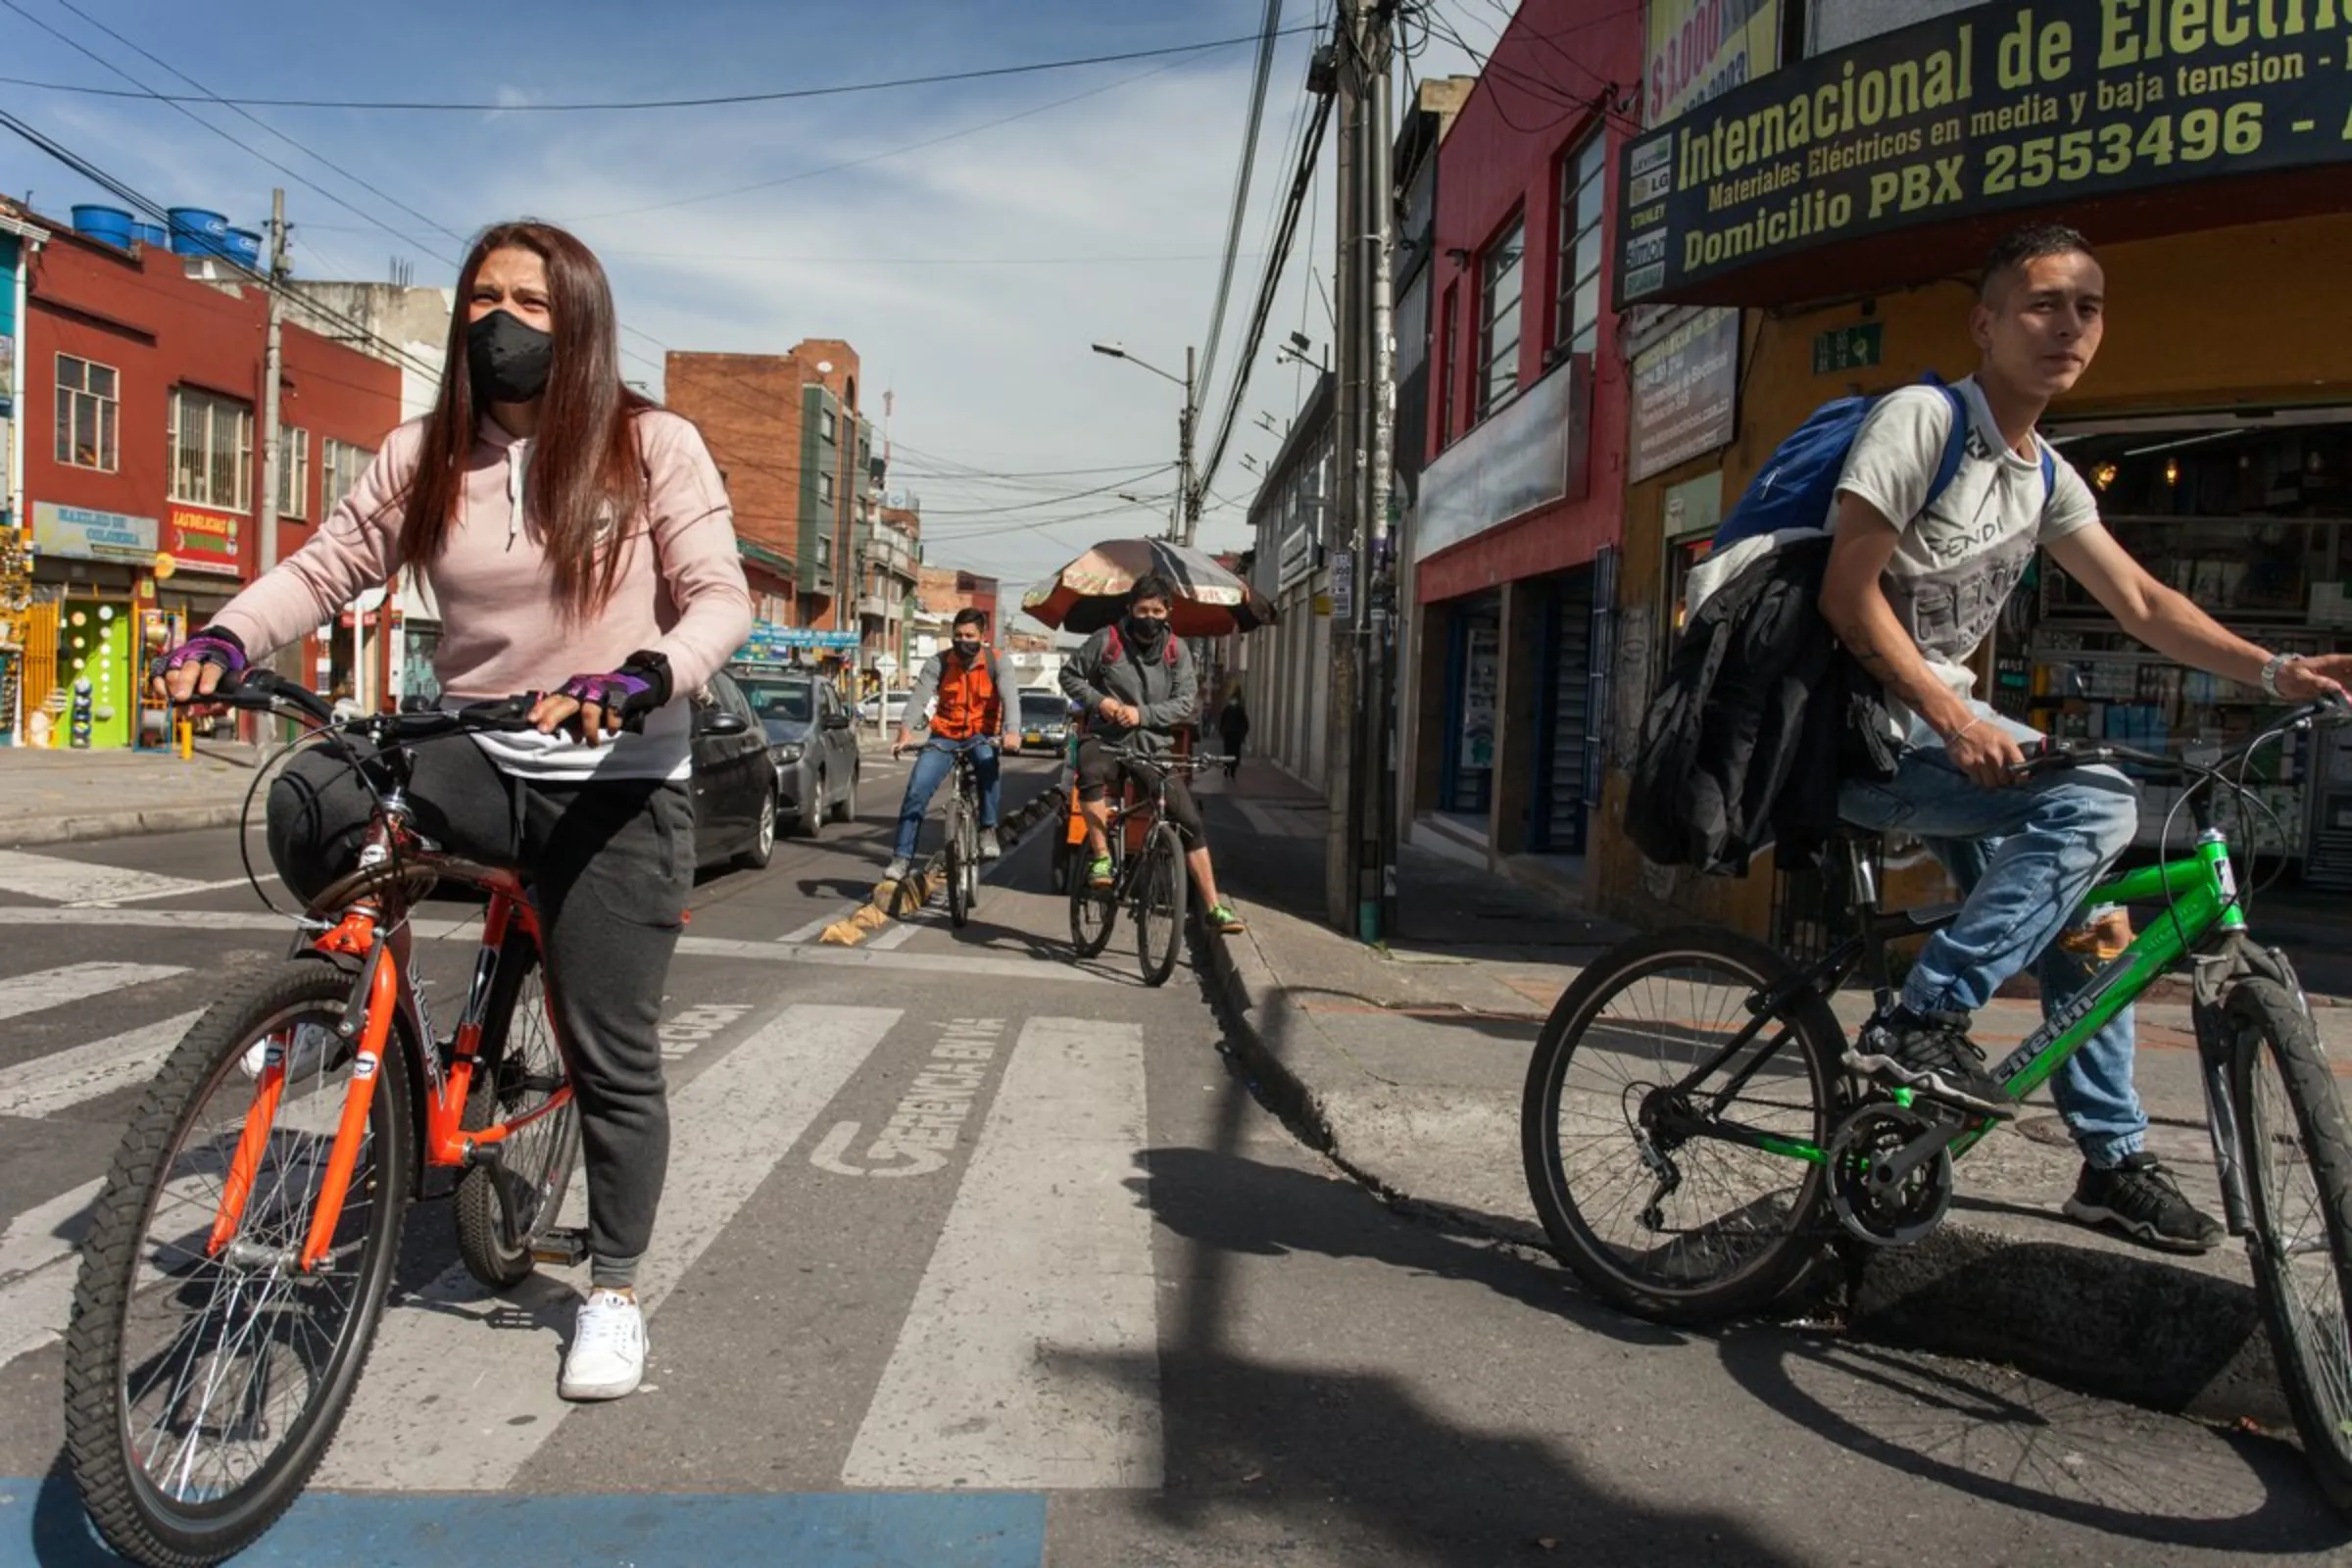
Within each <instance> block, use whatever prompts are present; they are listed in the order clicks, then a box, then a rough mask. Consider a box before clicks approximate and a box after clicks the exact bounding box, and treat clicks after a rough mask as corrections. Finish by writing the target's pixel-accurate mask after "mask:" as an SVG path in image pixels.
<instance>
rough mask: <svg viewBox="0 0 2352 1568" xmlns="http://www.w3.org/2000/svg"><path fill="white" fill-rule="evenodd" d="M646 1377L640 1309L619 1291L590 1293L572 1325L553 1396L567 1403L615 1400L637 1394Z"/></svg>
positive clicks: (643, 1319) (642, 1322)
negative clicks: (557, 1396) (568, 1343)
mask: <svg viewBox="0 0 2352 1568" xmlns="http://www.w3.org/2000/svg"><path fill="white" fill-rule="evenodd" d="M644 1376H645V1313H644V1311H643V1310H642V1309H641V1308H639V1306H638V1305H637V1302H636V1299H635V1298H633V1297H627V1296H623V1295H621V1294H620V1293H619V1292H618V1291H604V1290H597V1291H590V1292H589V1293H588V1299H587V1300H585V1301H582V1302H581V1303H580V1315H579V1317H578V1318H577V1319H575V1320H574V1321H573V1323H572V1326H571V1348H570V1349H569V1350H566V1351H565V1352H564V1377H563V1380H562V1381H561V1382H559V1383H558V1384H557V1385H556V1393H557V1394H558V1395H559V1396H561V1397H564V1398H566V1399H617V1398H620V1397H624V1396H626V1395H630V1394H634V1393H636V1392H637V1384H638V1382H639V1380H640V1379H642V1378H643V1377H644Z"/></svg>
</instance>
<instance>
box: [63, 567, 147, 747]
mask: <svg viewBox="0 0 2352 1568" xmlns="http://www.w3.org/2000/svg"><path fill="white" fill-rule="evenodd" d="M130 639H131V625H130V613H129V607H128V606H126V605H117V604H107V603H104V602H102V601H99V600H94V599H69V600H67V601H66V606H65V613H64V614H62V615H61V616H60V617H59V625H58V650H57V662H58V683H59V684H60V685H61V686H63V687H64V688H65V691H66V699H67V701H66V711H65V713H64V714H63V715H62V717H63V721H64V732H65V739H64V740H63V741H62V742H60V743H59V744H62V745H64V746H67V747H70V748H72V749H73V750H75V751H83V750H89V749H93V748H103V747H115V746H126V745H128V744H129V743H130V726H131V719H132V716H133V714H132V710H131V703H130V669H131V665H132V663H133V662H134V661H133V660H132V658H131V652H130Z"/></svg>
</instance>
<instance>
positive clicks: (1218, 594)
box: [1021, 539, 1274, 637]
mask: <svg viewBox="0 0 2352 1568" xmlns="http://www.w3.org/2000/svg"><path fill="white" fill-rule="evenodd" d="M1150 572H1157V573H1158V574H1159V575H1161V576H1162V577H1165V578H1167V579H1168V581H1170V582H1171V583H1174V584H1175V585H1176V602H1175V603H1174V604H1172V605H1170V606H1169V607H1168V624H1169V625H1170V626H1171V627H1173V628H1174V630H1175V632H1176V635H1177V636H1179V637H1222V636H1224V635H1225V634H1226V633H1227V632H1230V631H1254V630H1255V629H1256V628H1258V627H1260V626H1270V625H1272V624H1273V623H1274V607H1273V605H1272V604H1270V603H1268V602H1267V600H1266V596H1265V595H1263V594H1261V593H1259V592H1258V591H1257V590H1256V589H1254V588H1252V587H1250V585H1249V584H1248V583H1247V582H1244V581H1243V580H1242V579H1241V578H1239V577H1237V576H1235V575H1234V574H1233V573H1232V572H1230V571H1228V570H1227V569H1226V568H1225V567H1223V566H1220V565H1219V564H1217V563H1216V562H1215V561H1214V560H1212V559H1210V558H1209V557H1207V556H1205V555H1202V554H1201V552H1200V551H1198V550H1193V549H1188V548H1187V547H1186V546H1183V545H1180V544H1175V543H1173V542H1171V541H1169V540H1166V539H1105V540H1104V541H1103V543H1101V544H1099V545H1097V546H1095V548H1094V549H1092V550H1089V551H1088V552H1087V553H1086V554H1085V555H1083V556H1080V557H1079V558H1078V559H1077V560H1076V561H1073V562H1071V563H1070V564H1068V565H1066V566H1064V567H1062V568H1061V569H1060V570H1059V571H1057V572H1055V573H1054V575H1053V576H1051V577H1048V578H1047V579H1046V580H1045V581H1043V582H1041V583H1039V584H1037V585H1036V586H1035V587H1033V588H1031V589H1030V590H1029V591H1028V592H1027V593H1026V594H1023V595H1022V596H1021V609H1022V610H1024V611H1026V612H1027V613H1029V614H1031V615H1033V616H1035V617H1036V618H1037V619H1039V620H1041V621H1043V622H1045V623H1046V624H1047V625H1049V626H1056V627H1059V628H1061V629H1062V630H1064V631H1077V632H1093V631H1101V630H1102V629H1103V627H1105V626H1107V625H1109V624H1110V623H1111V622H1112V621H1114V620H1116V619H1118V618H1119V614H1120V613H1121V612H1122V611H1124V610H1125V609H1126V608H1127V590H1128V589H1130V588H1132V587H1134V586H1135V582H1136V579H1137V578H1139V577H1142V576H1144V575H1146V574H1147V573H1150Z"/></svg>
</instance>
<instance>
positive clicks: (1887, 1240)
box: [1829, 1102, 1955, 1247]
mask: <svg viewBox="0 0 2352 1568" xmlns="http://www.w3.org/2000/svg"><path fill="white" fill-rule="evenodd" d="M1954 1131H1955V1129H1952V1128H1950V1127H1947V1126H1946V1125H1944V1124H1942V1123H1940V1122H1932V1121H1930V1120H1928V1118H1927V1117H1925V1116H1922V1115H1921V1114H1920V1113H1919V1112H1917V1111H1915V1110H1911V1109H1908V1108H1906V1107H1905V1106H1902V1105H1896V1104H1892V1103H1886V1102H1878V1103H1872V1104H1867V1105H1864V1106H1862V1107H1861V1108H1860V1109H1859V1110H1856V1111H1855V1112H1853V1113H1852V1114H1851V1115H1849V1116H1847V1117H1846V1118H1845V1120H1843V1121H1842V1122H1839V1123H1838V1131H1837V1133H1836V1134H1835V1135H1834V1136H1833V1137H1832V1138H1831V1139H1830V1148H1829V1167H1830V1168H1829V1177H1830V1184H1829V1185H1830V1206H1831V1207H1832V1208H1833V1209H1834V1210H1836V1212H1837V1215H1838V1223H1839V1224H1840V1225H1843V1226H1844V1227H1845V1228H1846V1231H1847V1232H1848V1234H1850V1235H1852V1236H1855V1237H1857V1238H1859V1239H1860V1240H1862V1241H1865V1242H1868V1243H1870V1244H1871V1245H1872V1246H1874V1247H1905V1246H1908V1245H1910V1244H1911V1243H1913V1242H1916V1241H1919V1240H1920V1239H1921V1238H1923V1237H1925V1236H1927V1235H1928V1234H1929V1233H1930V1232H1931V1231H1933V1230H1935V1229H1936V1226H1937V1225H1939V1224H1941V1223H1942V1221H1943V1216H1944V1211H1945V1210H1947V1209H1949V1208H1950V1207H1951V1206H1952V1152H1951V1151H1950V1149H1948V1148H1943V1147H1938V1148H1937V1149H1936V1152H1935V1153H1934V1155H1933V1156H1932V1157H1930V1158H1928V1159H1927V1160H1925V1161H1923V1162H1922V1163H1921V1164H1920V1165H1919V1167H1918V1168H1917V1169H1916V1170H1914V1171H1912V1172H1911V1174H1910V1175H1909V1176H1907V1177H1905V1178H1903V1179H1902V1180H1901V1181H1899V1182H1893V1183H1888V1182H1887V1180H1886V1179H1885V1177H1884V1176H1883V1175H1882V1176H1881V1177H1880V1178H1879V1179H1877V1180H1874V1179H1873V1178H1872V1170H1873V1168H1874V1167H1878V1166H1881V1165H1882V1164H1883V1162H1884V1161H1887V1160H1889V1159H1891V1158H1893V1157H1894V1156H1895V1155H1897V1154H1899V1153H1901V1152H1903V1151H1904V1150H1906V1149H1909V1148H1911V1147H1912V1146H1913V1145H1914V1144H1916V1143H1918V1142H1920V1141H1922V1140H1932V1139H1940V1140H1942V1141H1943V1142H1944V1143H1946V1144H1948V1143H1949V1142H1950V1140H1951V1137H1952V1135H1953V1132H1954Z"/></svg>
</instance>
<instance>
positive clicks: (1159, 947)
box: [1135, 822, 1184, 986]
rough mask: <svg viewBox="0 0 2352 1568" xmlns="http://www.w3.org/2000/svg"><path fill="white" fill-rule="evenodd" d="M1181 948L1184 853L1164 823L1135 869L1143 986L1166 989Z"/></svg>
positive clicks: (1146, 845)
mask: <svg viewBox="0 0 2352 1568" xmlns="http://www.w3.org/2000/svg"><path fill="white" fill-rule="evenodd" d="M1183 945H1184V849H1183V846H1182V845H1181V844H1180V843H1178V841H1177V838H1176V830H1175V829H1174V828H1172V827H1170V826H1168V825H1167V824H1166V823H1165V822H1162V823H1160V824H1159V825H1158V826H1156V827H1154V828H1153V829H1152V835H1151V837H1149V838H1147V839H1146V840H1144V854H1143V860H1142V863H1140V864H1139V865H1137V866H1136V868H1135V956H1136V960H1137V961H1138V962H1139V963H1141V964H1142V965H1143V971H1144V984H1146V985H1148V986H1157V985H1165V984H1166V983H1167V979H1168V976H1169V975H1170V974H1172V973H1174V972H1175V969H1176V950H1177V949H1178V948H1180V947H1182V946H1183Z"/></svg>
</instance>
